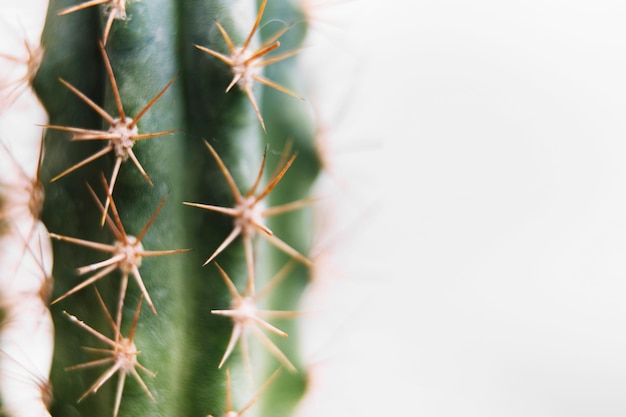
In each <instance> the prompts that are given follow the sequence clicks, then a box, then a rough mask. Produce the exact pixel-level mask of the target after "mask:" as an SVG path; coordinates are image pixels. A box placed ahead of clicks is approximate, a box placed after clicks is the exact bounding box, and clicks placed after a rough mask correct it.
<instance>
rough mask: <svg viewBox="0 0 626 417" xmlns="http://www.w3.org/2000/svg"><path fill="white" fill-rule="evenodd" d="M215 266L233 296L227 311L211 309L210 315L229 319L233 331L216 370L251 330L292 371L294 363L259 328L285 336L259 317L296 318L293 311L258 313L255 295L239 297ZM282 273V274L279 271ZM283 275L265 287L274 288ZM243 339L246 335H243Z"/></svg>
mask: <svg viewBox="0 0 626 417" xmlns="http://www.w3.org/2000/svg"><path fill="white" fill-rule="evenodd" d="M215 266H216V267H217V269H218V270H219V272H220V274H221V276H222V278H223V279H224V282H225V283H226V286H227V287H228V291H229V293H230V295H231V297H232V303H231V308H230V309H226V310H211V313H212V314H217V315H220V316H226V317H230V318H231V319H232V320H233V322H234V326H233V331H232V333H231V337H230V341H229V343H228V347H227V348H226V352H225V353H224V356H223V357H222V360H221V361H220V364H219V366H218V367H219V368H221V367H222V365H224V363H225V362H226V360H227V359H228V357H229V356H230V354H231V353H232V351H233V349H234V348H235V345H236V344H237V342H238V341H239V339H241V338H242V335H245V333H246V332H247V331H248V330H251V331H252V332H253V333H254V334H255V336H257V338H258V339H259V341H260V342H261V343H263V344H264V345H265V346H266V347H267V348H268V350H269V351H270V352H271V353H272V354H273V355H274V356H275V357H276V358H277V359H278V360H279V361H280V362H281V363H282V364H283V365H284V366H285V367H286V368H287V369H289V370H290V371H292V372H295V371H296V368H295V366H293V364H292V363H291V362H290V361H289V359H287V357H286V356H285V354H284V353H283V352H282V351H281V350H280V349H279V348H278V347H277V346H276V345H275V344H274V343H273V342H272V341H271V340H270V339H269V338H268V337H267V336H266V335H265V334H264V333H263V332H261V331H260V330H259V329H258V327H262V328H264V329H266V330H267V331H270V332H272V333H274V334H277V335H279V336H281V337H287V333H285V332H283V331H282V330H280V329H278V328H277V327H275V326H273V325H271V324H270V323H268V322H267V321H265V320H263V319H262V318H261V317H260V316H263V315H265V316H274V317H291V316H294V315H297V314H298V313H297V312H294V311H273V310H259V309H258V308H257V306H256V304H257V302H258V301H259V299H260V297H259V296H254V295H252V294H249V293H248V292H247V289H246V290H245V291H244V293H243V294H239V292H238V291H237V288H236V287H235V284H234V283H233V281H232V280H231V279H230V277H229V276H228V274H227V273H226V272H225V271H224V269H223V268H222V267H221V266H219V264H217V263H215ZM281 272H284V271H281ZM285 275H286V274H284V273H280V272H279V274H277V279H272V280H271V281H270V283H269V284H268V287H267V288H273V287H274V286H275V285H276V284H277V283H278V281H280V280H282V279H283V278H284V277H285ZM267 293H268V291H266V290H265V289H264V290H263V291H262V294H263V295H266V294H267ZM244 337H245V336H244ZM244 355H246V356H247V349H244ZM249 359H250V358H248V357H246V358H245V360H246V363H248V364H249V363H250V360H249ZM248 371H249V372H250V374H252V372H251V369H248Z"/></svg>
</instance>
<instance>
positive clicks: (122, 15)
mask: <svg viewBox="0 0 626 417" xmlns="http://www.w3.org/2000/svg"><path fill="white" fill-rule="evenodd" d="M99 4H105V5H106V6H107V7H106V13H108V15H109V17H108V18H107V22H106V25H105V27H104V37H103V43H104V44H105V45H106V43H107V40H108V39H109V32H110V31H111V26H113V20H115V19H118V20H126V0H90V1H86V2H84V3H80V4H77V5H76V6H71V7H67V8H65V9H63V10H61V11H60V12H58V13H57V15H59V16H63V15H66V14H70V13H73V12H77V11H79V10H82V9H86V8H88V7H92V6H97V5H99Z"/></svg>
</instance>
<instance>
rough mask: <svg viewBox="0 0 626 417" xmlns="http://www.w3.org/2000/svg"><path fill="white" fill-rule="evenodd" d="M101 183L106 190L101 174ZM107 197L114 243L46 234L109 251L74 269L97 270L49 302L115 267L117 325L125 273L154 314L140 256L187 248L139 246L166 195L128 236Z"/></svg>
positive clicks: (91, 190) (167, 253) (158, 254)
mask: <svg viewBox="0 0 626 417" xmlns="http://www.w3.org/2000/svg"><path fill="white" fill-rule="evenodd" d="M102 182H103V184H104V187H105V189H106V190H107V193H108V187H107V184H106V180H105V179H104V177H103V178H102ZM88 188H89V191H90V193H91V194H92V196H93V197H94V199H95V200H96V203H97V204H98V206H99V207H100V209H101V210H102V211H103V212H104V210H105V208H104V207H103V205H102V203H100V200H98V198H97V196H96V194H95V192H94V191H93V189H92V188H91V187H90V186H88ZM108 198H109V199H110V201H111V212H112V213H113V218H114V220H112V219H111V217H110V216H109V215H108V214H106V222H107V225H108V226H109V229H110V230H111V232H112V233H113V235H114V236H115V239H116V240H115V242H114V243H112V244H105V243H99V242H92V241H89V240H83V239H78V238H74V237H69V236H62V235H58V234H56V233H50V237H52V238H55V239H58V240H63V241H66V242H70V243H74V244H77V245H81V246H85V247H88V248H92V249H96V250H100V251H103V252H109V253H111V257H110V258H109V259H106V260H103V261H100V262H96V263H94V264H91V265H86V266H83V267H81V268H78V274H79V275H84V274H87V273H89V272H93V271H98V272H96V273H95V274H94V275H92V276H91V277H90V278H88V279H86V280H85V281H83V282H82V283H80V284H78V285H77V286H75V287H74V288H72V289H70V290H69V291H67V292H66V293H65V294H63V295H61V296H60V297H58V298H57V299H56V300H54V301H53V302H52V304H55V303H57V302H59V301H61V300H63V299H65V298H66V297H68V296H70V295H72V294H74V293H76V292H77V291H80V290H82V289H83V288H85V287H87V286H89V285H91V284H93V283H95V282H96V281H98V280H99V279H101V278H103V277H104V276H106V275H108V274H109V273H111V272H113V271H114V270H116V269H119V270H120V272H121V274H122V282H121V285H120V294H119V301H118V307H117V316H116V317H117V320H116V323H117V324H118V325H119V324H120V322H121V317H122V308H123V306H124V297H125V295H126V288H127V286H128V277H129V275H132V276H133V277H134V278H135V281H136V282H137V285H138V286H139V288H140V289H141V292H142V294H143V296H144V297H145V298H146V301H147V302H148V305H149V306H150V308H151V309H152V311H153V312H154V313H155V314H156V309H155V307H154V304H153V303H152V300H151V299H150V294H148V290H147V289H146V286H145V284H144V282H143V279H142V277H141V274H140V273H139V267H140V266H141V262H142V259H143V258H145V257H154V256H163V255H173V254H176V253H180V252H186V251H188V250H189V249H172V250H160V251H148V250H145V249H144V248H143V245H142V244H141V241H142V239H143V237H144V236H145V234H146V232H147V231H148V229H149V228H150V226H151V225H152V223H153V222H154V220H155V219H156V217H157V216H158V214H159V211H160V210H161V208H162V207H163V204H165V200H166V198H167V197H164V198H163V200H161V203H160V204H159V206H158V207H157V208H156V210H155V211H154V213H153V214H152V217H151V218H150V219H149V220H148V222H147V223H146V225H145V226H144V227H143V229H142V230H141V231H140V232H139V234H138V235H137V236H136V237H135V236H131V235H128V234H127V233H126V231H125V230H124V226H123V225H122V221H121V219H120V216H119V213H118V211H117V207H116V206H115V202H114V201H113V198H112V197H111V195H110V194H108Z"/></svg>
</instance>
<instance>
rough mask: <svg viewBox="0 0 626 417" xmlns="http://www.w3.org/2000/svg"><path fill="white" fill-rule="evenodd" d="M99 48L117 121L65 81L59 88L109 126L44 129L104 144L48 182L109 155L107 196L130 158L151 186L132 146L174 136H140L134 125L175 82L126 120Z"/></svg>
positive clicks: (112, 79) (120, 100) (51, 127)
mask: <svg viewBox="0 0 626 417" xmlns="http://www.w3.org/2000/svg"><path fill="white" fill-rule="evenodd" d="M99 45H100V51H101V52H102V57H103V58H104V63H105V66H106V69H107V74H108V76H109V80H110V82H111V87H112V88H113V95H114V97H115V104H116V106H117V111H118V113H119V117H117V118H115V117H113V116H112V115H110V114H109V113H108V112H107V111H106V110H104V109H103V108H102V107H100V106H98V105H97V104H96V103H94V102H93V101H92V100H91V99H89V98H88V97H87V96H86V95H84V94H83V93H82V92H80V91H79V90H78V89H76V88H75V87H74V86H72V85H71V84H70V83H68V82H67V81H65V80H63V79H60V81H61V83H63V85H65V86H66V87H67V88H69V89H70V90H71V91H72V92H73V93H74V94H76V95H77V96H78V97H80V98H81V99H82V100H83V101H84V102H85V103H87V104H88V105H89V107H91V108H92V109H94V110H95V111H96V112H97V113H98V114H100V116H102V118H103V119H104V120H106V121H107V122H108V123H109V125H110V126H109V129H108V130H106V131H102V130H94V129H81V128H77V127H67V126H54V125H48V126H46V127H48V128H50V129H56V130H64V131H68V132H72V133H73V134H74V135H73V137H72V140H76V141H89V140H106V141H108V143H107V145H106V146H105V147H104V148H102V149H101V150H100V151H98V152H96V153H95V154H93V155H91V156H90V157H88V158H86V159H84V160H83V161H81V162H79V163H77V164H75V165H73V166H72V167H70V168H68V169H66V170H65V171H63V172H62V173H60V174H59V175H57V176H56V177H54V178H53V179H52V181H56V180H58V179H59V178H61V177H64V176H65V175H67V174H69V173H70V172H72V171H74V170H76V169H78V168H80V167H82V166H84V165H86V164H88V163H90V162H92V161H93V160H95V159H98V158H100V157H101V156H103V155H106V154H108V153H113V154H114V155H115V166H114V167H113V173H112V174H111V178H110V180H109V184H110V185H109V194H113V188H114V187H115V181H116V180H117V175H118V173H119V170H120V167H121V165H122V162H125V161H126V160H128V158H130V159H131V160H132V161H133V163H134V164H135V166H136V167H137V169H138V170H139V172H140V173H141V175H142V176H143V177H144V178H145V180H146V181H147V182H148V184H150V185H152V181H151V180H150V177H148V174H147V173H146V171H145V170H144V169H143V167H142V166H141V163H139V160H138V159H137V157H136V156H135V153H134V152H133V146H134V144H135V142H136V141H138V140H142V139H149V138H153V137H156V136H163V135H168V134H170V133H174V132H175V130H168V131H164V132H156V133H143V134H140V133H139V132H138V128H137V123H138V122H139V120H140V119H141V118H142V117H143V116H144V115H145V114H146V112H147V111H148V110H149V109H150V107H152V105H153V104H154V103H156V101H157V100H158V99H159V98H161V96H162V95H163V94H164V93H165V91H166V90H167V89H168V88H169V87H170V86H171V85H172V83H173V82H174V81H175V78H174V79H172V80H171V81H170V82H169V83H167V85H166V86H165V87H163V89H162V90H161V91H160V92H159V93H158V94H157V95H155V96H154V97H153V98H152V100H150V101H149V102H148V104H146V105H145V106H144V107H143V109H141V110H140V111H139V113H137V115H136V116H135V118H134V119H132V118H130V117H128V116H127V115H126V113H125V112H124V107H123V106H122V99H121V97H120V92H119V90H118V88H117V83H116V81H115V76H114V75H113V68H112V67H111V63H110V62H109V58H108V57H107V54H106V51H105V50H104V45H103V44H102V43H100V44H99ZM109 201H110V199H109V198H107V201H106V203H105V210H104V212H103V214H102V221H101V223H102V224H104V217H105V215H106V212H107V210H108V206H109Z"/></svg>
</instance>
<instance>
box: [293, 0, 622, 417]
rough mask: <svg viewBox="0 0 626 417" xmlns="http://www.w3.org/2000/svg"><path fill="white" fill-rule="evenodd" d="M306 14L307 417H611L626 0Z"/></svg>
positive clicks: (616, 373)
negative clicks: (317, 155) (318, 184)
mask: <svg viewBox="0 0 626 417" xmlns="http://www.w3.org/2000/svg"><path fill="white" fill-rule="evenodd" d="M311 3H312V4H313V5H314V6H315V7H313V10H315V11H316V13H318V25H316V26H315V27H314V29H313V30H314V33H313V35H314V37H313V38H312V40H311V41H310V43H311V45H312V46H311V48H309V50H307V51H306V54H307V57H308V58H307V59H308V60H309V62H310V63H311V66H313V64H316V67H315V69H316V71H317V72H318V75H320V78H318V79H319V85H317V86H315V91H316V92H317V94H318V95H319V102H320V103H323V105H321V106H320V115H321V116H320V117H322V118H323V120H325V121H326V122H327V127H328V130H327V132H326V133H327V138H328V141H327V146H328V148H329V152H328V155H329V160H330V161H331V162H332V164H331V165H330V166H331V167H332V169H329V170H328V171H327V174H326V175H327V177H326V178H325V181H324V184H325V187H327V189H329V190H335V191H338V190H339V191H338V193H340V195H341V198H339V199H337V202H338V204H337V205H336V206H335V207H334V208H333V209H332V211H331V213H332V214H331V215H327V216H326V218H325V219H324V222H323V223H325V224H326V226H329V227H327V228H326V229H325V230H327V231H330V232H329V233H325V236H332V238H331V239H330V243H327V244H326V245H325V246H324V245H321V246H322V247H325V248H326V250H325V251H322V252H323V255H320V257H321V258H322V259H324V263H323V265H322V267H320V271H321V272H320V273H318V277H317V279H316V282H315V283H314V284H313V285H312V287H311V290H310V291H309V294H308V298H307V300H308V307H309V309H311V310H316V311H318V312H319V313H318V314H317V315H314V316H312V317H310V318H306V319H304V321H303V329H305V336H306V340H307V353H306V357H307V358H309V362H310V363H311V366H312V367H313V370H314V371H313V379H312V381H313V391H312V393H311V395H310V396H309V397H308V399H307V402H306V404H304V406H303V407H302V413H301V414H302V416H320V415H324V416H327V417H328V416H347V415H359V416H368V417H369V416H380V415H409V416H428V417H448V416H464V417H467V416H481V417H490V416H494V417H496V416H497V417H503V416H534V417H542V416H557V417H559V416H563V417H565V416H567V417H575V416H581V417H582V416H585V417H586V416H607V417H612V416H616V417H617V416H624V415H626V333H625V327H626V302H625V301H626V256H625V255H626V162H625V160H626V158H625V156H626V123H625V120H626V119H625V117H624V116H625V115H626V25H624V21H625V18H626V3H624V2H623V1H613V0H598V1H594V2H589V1H580V0H570V1H565V0H524V1H521V0H520V1H518V0H511V1H501V0H500V1H496V0H476V1H471V2H469V1H462V0H456V1H454V0H437V1H435V0H433V1H425V0H421V1H415V2H404V1H400V0H395V1H387V2H380V1H373V0H352V1H348V0H346V1H332V0H329V1H323V0H319V1H315V0H312V1H311ZM320 67H322V68H321V70H320ZM320 229H322V226H320ZM305 309H306V308H305ZM320 317H321V318H322V319H320Z"/></svg>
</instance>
